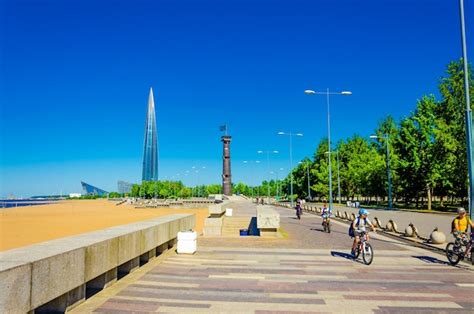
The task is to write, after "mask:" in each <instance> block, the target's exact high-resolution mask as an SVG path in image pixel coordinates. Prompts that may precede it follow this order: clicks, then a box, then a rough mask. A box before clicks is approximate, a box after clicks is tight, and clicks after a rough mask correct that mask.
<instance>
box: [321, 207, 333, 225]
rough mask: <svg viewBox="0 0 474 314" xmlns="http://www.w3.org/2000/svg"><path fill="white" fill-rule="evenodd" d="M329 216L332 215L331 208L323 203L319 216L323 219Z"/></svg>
mask: <svg viewBox="0 0 474 314" xmlns="http://www.w3.org/2000/svg"><path fill="white" fill-rule="evenodd" d="M331 216H332V211H331V209H330V208H328V206H327V205H326V203H324V205H323V208H322V209H321V217H322V218H323V221H324V220H326V219H328V218H331Z"/></svg>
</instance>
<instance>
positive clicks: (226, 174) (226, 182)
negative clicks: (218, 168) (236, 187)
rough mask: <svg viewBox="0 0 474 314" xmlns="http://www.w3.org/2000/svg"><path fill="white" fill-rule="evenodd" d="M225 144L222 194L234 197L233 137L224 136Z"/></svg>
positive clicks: (223, 141)
mask: <svg viewBox="0 0 474 314" xmlns="http://www.w3.org/2000/svg"><path fill="white" fill-rule="evenodd" d="M221 140H222V143H224V152H223V154H222V161H223V164H222V193H223V194H224V195H227V196H230V195H232V175H231V171H230V142H231V140H232V136H228V135H224V136H222V138H221Z"/></svg>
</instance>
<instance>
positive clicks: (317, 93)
mask: <svg viewBox="0 0 474 314" xmlns="http://www.w3.org/2000/svg"><path fill="white" fill-rule="evenodd" d="M304 92H305V94H306V95H326V103H327V107H328V151H329V152H331V119H330V111H329V95H343V96H350V95H352V92H349V91H342V92H330V91H329V88H328V89H327V90H326V91H325V92H317V91H314V90H311V89H307V90H305V91H304ZM329 210H332V165H331V158H329Z"/></svg>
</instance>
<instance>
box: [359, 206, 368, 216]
mask: <svg viewBox="0 0 474 314" xmlns="http://www.w3.org/2000/svg"><path fill="white" fill-rule="evenodd" d="M368 214H369V212H368V211H367V209H365V208H361V209H359V216H362V215H368Z"/></svg>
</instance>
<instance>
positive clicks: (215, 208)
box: [209, 204, 225, 217]
mask: <svg viewBox="0 0 474 314" xmlns="http://www.w3.org/2000/svg"><path fill="white" fill-rule="evenodd" d="M224 213H225V207H224V205H223V204H213V205H210V206H209V217H221V216H222V215H224Z"/></svg>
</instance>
